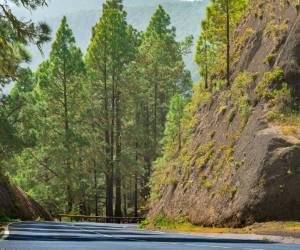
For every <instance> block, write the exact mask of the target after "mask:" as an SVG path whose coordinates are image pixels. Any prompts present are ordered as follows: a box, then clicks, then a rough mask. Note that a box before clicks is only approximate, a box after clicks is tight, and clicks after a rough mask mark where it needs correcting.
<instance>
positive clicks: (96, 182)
mask: <svg viewBox="0 0 300 250" xmlns="http://www.w3.org/2000/svg"><path fill="white" fill-rule="evenodd" d="M93 165H94V190H95V215H96V216H98V215H99V214H98V181H97V178H98V176H97V164H96V160H95V159H94V160H93Z"/></svg>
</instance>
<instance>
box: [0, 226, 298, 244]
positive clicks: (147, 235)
mask: <svg viewBox="0 0 300 250" xmlns="http://www.w3.org/2000/svg"><path fill="white" fill-rule="evenodd" d="M133 226H134V225H116V224H95V223H54V222H50V223H49V222H47V223H46V222H45V223H37V222H24V223H16V224H11V225H9V227H8V230H7V231H6V233H5V235H4V237H3V239H2V240H0V249H1V250H4V249H5V250H29V249H30V250H41V249H45V250H48V249H49V250H50V249H51V250H54V249H55V250H64V249H68V250H71V249H72V250H79V249H80V250H90V249H91V250H92V249H97V250H127V249H133V250H137V249H140V250H170V249H172V250H186V249H191V250H195V249H198V250H199V249H200V250H202V249H203V250H214V249H223V250H224V249H228V250H230V249H233V250H285V249H299V250H300V245H288V244H277V243H270V242H265V241H258V240H255V241H254V240H234V239H213V238H206V237H200V236H193V235H188V234H186V235H185V234H173V233H172V234H171V233H160V232H150V231H141V230H138V229H135V228H134V227H133Z"/></svg>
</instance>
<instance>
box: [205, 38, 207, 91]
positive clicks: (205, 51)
mask: <svg viewBox="0 0 300 250" xmlns="http://www.w3.org/2000/svg"><path fill="white" fill-rule="evenodd" d="M207 60H208V58H207V39H206V36H205V89H208V61H207Z"/></svg>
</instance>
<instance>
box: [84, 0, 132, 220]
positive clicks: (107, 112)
mask: <svg viewBox="0 0 300 250" xmlns="http://www.w3.org/2000/svg"><path fill="white" fill-rule="evenodd" d="M126 15H127V14H126V12H125V11H124V10H123V5H122V1H120V0H108V1H106V3H105V4H104V5H103V15H102V17H101V18H100V20H99V22H98V23H97V25H96V26H95V27H94V29H93V37H92V40H91V43H90V46H89V48H88V52H87V56H86V62H87V66H88V69H89V71H90V72H91V84H93V85H94V84H97V89H96V91H97V93H99V96H102V97H103V98H102V100H103V101H102V102H101V103H100V109H102V108H103V110H104V124H105V125H104V128H103V141H105V154H104V155H105V162H106V164H105V167H106V171H105V172H106V173H105V174H106V215H107V216H108V217H111V216H112V215H113V197H114V192H113V187H114V180H115V185H116V192H115V198H116V201H115V206H116V207H115V216H116V217H120V216H122V206H121V204H122V190H121V188H122V176H121V159H122V146H121V145H122V142H121V138H122V126H123V122H122V115H123V109H124V107H125V106H126V105H125V104H124V103H123V97H122V93H123V88H124V87H125V85H126V82H125V81H124V74H125V71H126V67H127V65H128V64H129V63H130V62H131V61H132V59H133V57H134V54H135V52H134V51H135V44H136V43H135V34H134V33H135V32H134V30H133V29H132V28H131V27H130V26H129V25H128V24H127V22H126ZM98 105H99V104H98Z"/></svg>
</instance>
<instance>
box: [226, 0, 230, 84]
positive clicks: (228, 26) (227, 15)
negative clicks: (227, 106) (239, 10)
mask: <svg viewBox="0 0 300 250" xmlns="http://www.w3.org/2000/svg"><path fill="white" fill-rule="evenodd" d="M229 1H230V0H226V31H227V57H226V61H227V62H226V64H227V70H226V71H227V87H230V11H229Z"/></svg>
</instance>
